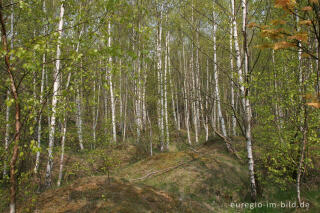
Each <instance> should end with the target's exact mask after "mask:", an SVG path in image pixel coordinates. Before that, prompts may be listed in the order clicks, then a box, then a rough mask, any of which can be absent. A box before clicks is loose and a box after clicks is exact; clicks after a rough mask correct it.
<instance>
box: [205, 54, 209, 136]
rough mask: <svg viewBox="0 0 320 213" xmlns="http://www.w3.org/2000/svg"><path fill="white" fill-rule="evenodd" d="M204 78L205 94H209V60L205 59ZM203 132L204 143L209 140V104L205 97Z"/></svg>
mask: <svg viewBox="0 0 320 213" xmlns="http://www.w3.org/2000/svg"><path fill="white" fill-rule="evenodd" d="M206 75H207V76H206V77H207V82H206V92H207V94H209V78H210V77H209V59H208V58H207V73H206ZM205 102H206V103H205V111H206V113H205V131H206V141H208V140H209V118H208V112H209V111H208V108H209V103H208V97H207V96H206V100H205Z"/></svg>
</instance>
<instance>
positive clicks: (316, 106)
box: [307, 102, 320, 109]
mask: <svg viewBox="0 0 320 213" xmlns="http://www.w3.org/2000/svg"><path fill="white" fill-rule="evenodd" d="M307 105H308V106H311V107H314V108H316V109H320V103H319V102H314V103H307Z"/></svg>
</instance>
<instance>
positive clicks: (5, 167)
mask: <svg viewBox="0 0 320 213" xmlns="http://www.w3.org/2000/svg"><path fill="white" fill-rule="evenodd" d="M11 4H12V8H11V9H12V11H11V15H10V33H11V39H10V48H11V49H13V37H14V31H13V30H14V28H13V27H14V10H13V9H14V5H13V0H11ZM9 100H10V89H8V90H7V102H8V101H9ZM6 107H7V108H6V132H5V136H4V149H5V152H6V153H5V155H6V158H7V156H8V148H9V137H10V106H9V105H8V104H7V105H6ZM6 175H7V159H5V160H4V162H3V177H5V176H6Z"/></svg>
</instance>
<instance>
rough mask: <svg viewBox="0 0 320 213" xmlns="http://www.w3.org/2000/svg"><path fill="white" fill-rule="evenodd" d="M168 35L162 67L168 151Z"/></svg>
mask: <svg viewBox="0 0 320 213" xmlns="http://www.w3.org/2000/svg"><path fill="white" fill-rule="evenodd" d="M169 39H170V34H169V32H167V36H166V42H165V43H166V47H165V48H166V51H165V62H164V63H165V65H164V76H163V80H164V82H163V87H164V118H165V128H166V129H165V131H166V135H165V136H166V146H167V149H169V137H170V136H169V121H168V97H167V73H168V62H169V57H168V54H169V53H168V45H169Z"/></svg>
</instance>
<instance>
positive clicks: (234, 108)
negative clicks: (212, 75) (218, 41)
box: [230, 18, 237, 136]
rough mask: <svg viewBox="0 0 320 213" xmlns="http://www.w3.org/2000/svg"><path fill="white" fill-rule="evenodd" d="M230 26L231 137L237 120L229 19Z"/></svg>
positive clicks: (231, 36) (231, 30)
mask: <svg viewBox="0 0 320 213" xmlns="http://www.w3.org/2000/svg"><path fill="white" fill-rule="evenodd" d="M230 22H231V26H230V71H231V107H232V110H233V114H232V117H231V120H232V126H231V129H232V135H234V136H236V134H237V132H236V127H237V120H236V116H235V113H236V106H235V102H236V101H235V94H234V93H235V91H234V75H233V28H232V18H231V21H230Z"/></svg>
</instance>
